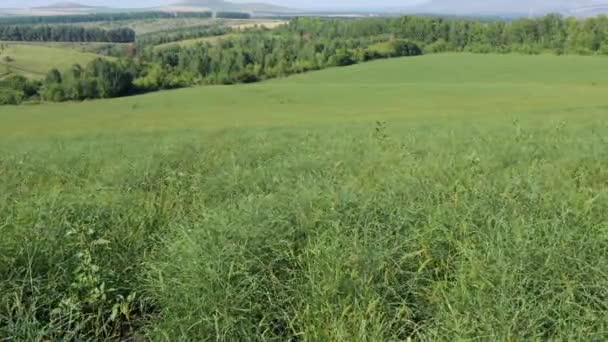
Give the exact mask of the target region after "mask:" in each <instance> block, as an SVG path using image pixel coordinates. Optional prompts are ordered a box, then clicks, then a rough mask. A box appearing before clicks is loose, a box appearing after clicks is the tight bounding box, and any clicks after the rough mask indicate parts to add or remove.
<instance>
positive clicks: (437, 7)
mask: <svg viewBox="0 0 608 342" xmlns="http://www.w3.org/2000/svg"><path fill="white" fill-rule="evenodd" d="M598 6H599V7H598ZM607 7H608V1H607V0H510V1H505V0H468V1H454V0H430V1H428V2H427V3H425V4H422V5H419V6H414V7H411V8H409V11H412V12H419V13H422V12H425V13H438V14H458V15H489V14H491V15H509V14H520V15H535V16H536V15H543V14H547V13H552V12H554V13H562V14H566V15H569V14H572V13H574V12H576V11H577V9H579V8H596V9H598V8H607Z"/></svg>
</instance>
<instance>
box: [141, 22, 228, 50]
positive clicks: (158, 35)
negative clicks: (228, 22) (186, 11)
mask: <svg viewBox="0 0 608 342" xmlns="http://www.w3.org/2000/svg"><path fill="white" fill-rule="evenodd" d="M231 31H232V29H231V28H230V27H227V26H221V25H213V24H206V25H199V26H189V27H179V28H175V29H172V30H165V31H161V32H151V33H146V34H140V35H137V44H138V45H140V46H155V45H161V44H166V43H171V42H177V41H180V40H186V39H194V38H202V37H213V36H221V35H224V34H227V33H229V32H231Z"/></svg>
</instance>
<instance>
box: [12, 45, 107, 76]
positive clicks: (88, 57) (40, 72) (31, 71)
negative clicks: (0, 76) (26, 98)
mask: <svg viewBox="0 0 608 342" xmlns="http://www.w3.org/2000/svg"><path fill="white" fill-rule="evenodd" d="M0 45H2V46H3V49H2V50H1V51H0V67H2V68H3V69H5V68H8V69H9V70H10V71H11V72H13V73H15V74H19V75H23V76H26V77H31V78H42V77H44V76H45V75H46V73H47V72H48V71H49V70H51V69H52V68H57V69H59V70H63V69H67V68H69V67H70V66H72V65H74V64H81V65H84V64H87V63H88V62H90V61H92V60H93V59H95V58H98V57H99V56H98V55H95V54H92V53H84V52H79V51H76V50H73V49H65V48H61V47H52V46H47V45H38V44H28V43H13V42H0ZM49 45H50V44H49ZM3 69H0V70H3ZM0 72H1V71H0Z"/></svg>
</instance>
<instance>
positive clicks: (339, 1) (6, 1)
mask: <svg viewBox="0 0 608 342" xmlns="http://www.w3.org/2000/svg"><path fill="white" fill-rule="evenodd" d="M68 1H69V2H78V3H80V4H83V5H95V6H108V7H154V6H159V5H167V4H171V3H175V2H179V0H67V1H66V0H0V7H3V8H11V7H35V6H47V5H49V4H52V3H57V2H68ZM425 1H427V0H322V1H315V0H313V1H310V0H250V1H248V0H232V2H264V3H269V4H275V5H281V6H287V7H294V8H312V7H319V8H330V7H334V8H366V7H367V8H371V7H374V8H377V7H401V6H409V5H412V4H417V3H421V2H425Z"/></svg>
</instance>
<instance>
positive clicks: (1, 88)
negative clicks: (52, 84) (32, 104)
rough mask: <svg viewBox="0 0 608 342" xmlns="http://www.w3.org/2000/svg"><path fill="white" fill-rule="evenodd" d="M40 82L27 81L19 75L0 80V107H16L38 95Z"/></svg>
mask: <svg viewBox="0 0 608 342" xmlns="http://www.w3.org/2000/svg"><path fill="white" fill-rule="evenodd" d="M39 88H40V82H38V81H32V80H28V79H27V78H25V77H23V76H20V75H9V76H8V77H6V78H4V79H0V105H8V104H11V105H16V104H20V103H21V102H22V101H23V100H25V99H28V98H31V97H35V96H37V94H38V89H39Z"/></svg>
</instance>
